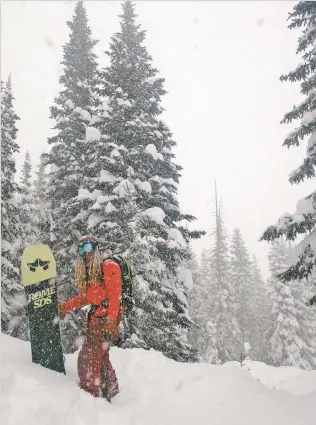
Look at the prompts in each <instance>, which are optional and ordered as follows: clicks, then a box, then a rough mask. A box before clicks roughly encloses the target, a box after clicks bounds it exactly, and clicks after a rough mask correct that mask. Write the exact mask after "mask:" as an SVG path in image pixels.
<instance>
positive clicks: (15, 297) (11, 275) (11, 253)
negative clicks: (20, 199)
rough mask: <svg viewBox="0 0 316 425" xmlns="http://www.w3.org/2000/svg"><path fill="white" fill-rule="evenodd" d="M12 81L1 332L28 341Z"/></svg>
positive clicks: (4, 139) (4, 91)
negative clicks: (20, 249)
mask: <svg viewBox="0 0 316 425" xmlns="http://www.w3.org/2000/svg"><path fill="white" fill-rule="evenodd" d="M13 101H14V97H13V94H12V84H11V78H10V77H9V79H8V81H7V83H6V84H3V83H2V82H1V329H2V332H5V333H8V334H10V335H13V336H15V337H18V338H21V339H27V329H26V327H27V323H25V322H23V321H22V317H23V314H22V311H23V307H24V305H25V296H24V288H23V286H22V285H21V282H20V264H19V258H18V249H19V246H20V232H21V226H20V223H19V211H18V205H17V202H16V196H17V194H18V193H19V191H20V188H19V186H18V184H17V183H16V182H15V181H14V176H15V173H16V168H15V159H14V155H15V154H16V153H18V152H19V150H20V148H19V146H18V144H17V143H16V138H17V132H18V129H17V127H16V123H17V121H18V120H19V119H20V118H19V117H18V116H17V114H16V113H15V110H14V106H13Z"/></svg>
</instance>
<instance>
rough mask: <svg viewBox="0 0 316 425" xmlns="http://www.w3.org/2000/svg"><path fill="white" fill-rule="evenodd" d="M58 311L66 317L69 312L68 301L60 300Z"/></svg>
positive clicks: (62, 316)
mask: <svg viewBox="0 0 316 425" xmlns="http://www.w3.org/2000/svg"><path fill="white" fill-rule="evenodd" d="M58 311H59V314H60V315H61V318H62V319H64V318H65V316H66V314H67V312H66V303H64V302H62V301H58Z"/></svg>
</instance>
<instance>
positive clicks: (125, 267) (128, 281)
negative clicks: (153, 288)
mask: <svg viewBox="0 0 316 425" xmlns="http://www.w3.org/2000/svg"><path fill="white" fill-rule="evenodd" d="M106 260H113V261H115V262H116V263H117V264H118V265H119V266H120V269H121V275H122V300H121V305H122V307H123V308H124V315H125V316H128V315H129V314H130V313H131V311H132V310H133V308H134V305H135V300H134V285H133V275H132V269H131V266H130V264H129V263H128V262H127V261H126V260H125V258H124V257H122V256H121V255H113V256H111V257H107V258H105V260H104V261H106ZM103 280H104V276H103V270H102V281H103Z"/></svg>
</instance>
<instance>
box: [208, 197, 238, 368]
mask: <svg viewBox="0 0 316 425" xmlns="http://www.w3.org/2000/svg"><path fill="white" fill-rule="evenodd" d="M213 237H214V247H213V249H212V253H211V258H210V265H209V275H210V281H211V286H210V289H209V303H210V312H211V317H210V319H211V321H212V323H213V324H214V325H215V328H216V331H217V350H218V358H219V360H220V361H221V363H225V362H227V361H229V360H237V359H238V358H239V355H240V344H239V341H240V338H241V335H240V330H239V326H238V321H237V305H236V294H235V292H234V287H233V285H232V284H231V274H230V260H229V253H228V236H227V231H226V228H225V224H224V220H223V215H222V208H221V205H220V206H218V202H217V193H216V225H215V230H214V232H213Z"/></svg>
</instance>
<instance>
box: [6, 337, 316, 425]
mask: <svg viewBox="0 0 316 425" xmlns="http://www.w3.org/2000/svg"><path fill="white" fill-rule="evenodd" d="M111 358H112V361H113V364H114V366H115V368H116V371H117V374H118V378H119V382H120V386H121V392H120V394H118V395H117V396H116V397H115V398H114V399H113V401H112V404H109V403H108V402H107V401H106V400H104V399H94V398H93V397H92V396H90V395H89V394H87V393H85V392H84V391H82V390H80V389H79V388H78V387H77V384H76V379H77V372H76V355H75V354H73V355H69V356H67V360H66V368H67V376H64V375H61V374H59V373H55V372H52V371H49V370H47V369H45V368H43V367H41V366H38V365H34V364H32V363H31V353H30V345H29V343H26V342H23V341H19V340H16V339H14V338H10V337H8V336H6V335H3V334H1V424H3V425H101V424H102V425H180V424H181V425H195V424H196V425H315V424H316V415H315V412H316V371H313V372H305V371H302V370H300V369H296V368H286V367H283V368H273V367H270V366H267V365H264V364H262V363H259V362H245V366H244V367H243V368H241V367H240V365H239V364H238V363H236V362H229V363H226V364H225V365H223V366H213V365H208V364H181V363H176V362H174V361H172V360H169V359H167V358H165V357H164V356H163V355H162V354H160V353H157V352H155V351H150V352H148V351H143V350H140V349H130V350H121V349H117V348H113V349H112V352H111ZM248 369H249V370H248ZM258 379H260V381H261V382H260V381H259V380H258Z"/></svg>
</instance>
